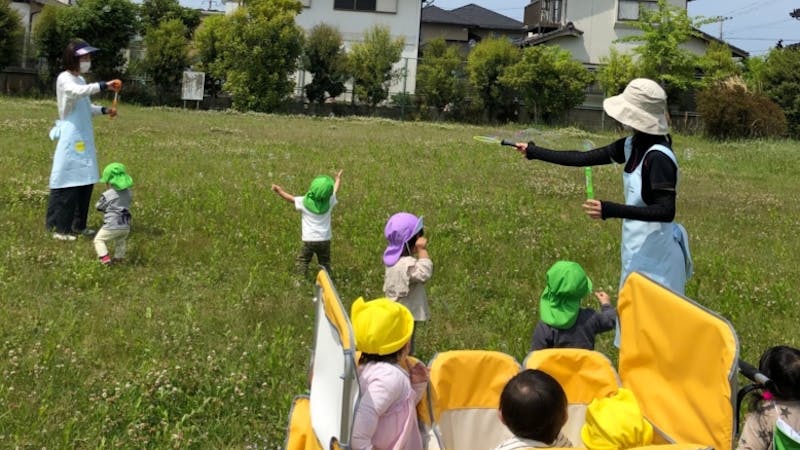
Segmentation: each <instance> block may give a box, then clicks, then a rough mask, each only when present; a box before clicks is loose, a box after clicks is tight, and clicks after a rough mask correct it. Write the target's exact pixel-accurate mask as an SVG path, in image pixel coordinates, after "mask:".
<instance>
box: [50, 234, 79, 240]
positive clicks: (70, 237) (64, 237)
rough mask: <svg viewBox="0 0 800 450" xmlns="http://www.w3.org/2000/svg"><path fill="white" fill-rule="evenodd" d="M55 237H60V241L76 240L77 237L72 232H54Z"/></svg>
mask: <svg viewBox="0 0 800 450" xmlns="http://www.w3.org/2000/svg"><path fill="white" fill-rule="evenodd" d="M53 239H58V240H59V241H74V240H75V239H76V237H75V236H73V235H71V234H63V233H53Z"/></svg>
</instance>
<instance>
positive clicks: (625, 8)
mask: <svg viewBox="0 0 800 450" xmlns="http://www.w3.org/2000/svg"><path fill="white" fill-rule="evenodd" d="M643 9H649V10H655V9H658V2H657V1H653V0H619V10H618V11H617V19H618V20H639V19H640V18H641V14H640V11H642V10H643Z"/></svg>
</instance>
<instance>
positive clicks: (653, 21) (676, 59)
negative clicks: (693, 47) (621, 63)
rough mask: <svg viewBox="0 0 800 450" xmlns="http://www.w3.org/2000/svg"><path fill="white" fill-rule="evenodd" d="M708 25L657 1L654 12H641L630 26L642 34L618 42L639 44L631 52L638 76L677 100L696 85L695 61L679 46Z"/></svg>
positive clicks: (659, 0)
mask: <svg viewBox="0 0 800 450" xmlns="http://www.w3.org/2000/svg"><path fill="white" fill-rule="evenodd" d="M709 22H710V20H705V19H698V20H696V21H693V20H692V19H690V18H689V16H688V13H687V11H686V9H684V8H679V7H677V6H672V5H670V4H669V3H667V1H666V0H658V7H657V8H656V9H654V10H650V9H648V8H640V19H639V20H638V21H634V22H631V25H632V26H633V27H634V28H638V29H639V30H641V31H642V33H641V34H640V35H633V36H626V37H624V38H621V39H618V40H617V42H642V43H643V44H642V45H640V46H638V47H636V48H635V49H634V53H636V54H638V55H639V60H638V64H639V69H640V75H641V76H643V77H646V78H650V79H653V80H656V81H657V82H658V83H659V84H660V85H661V86H663V87H664V90H665V91H667V95H668V97H669V98H679V97H680V94H682V93H684V92H686V91H687V90H688V89H689V88H691V87H694V86H697V85H698V82H697V80H696V79H695V67H697V66H698V61H697V57H696V56H695V55H694V54H693V53H692V52H690V51H689V50H687V49H684V48H682V47H681V44H683V43H684V42H687V41H688V40H689V39H690V38H691V37H692V36H697V35H698V32H697V31H695V28H699V27H700V26H702V25H704V24H706V23H709Z"/></svg>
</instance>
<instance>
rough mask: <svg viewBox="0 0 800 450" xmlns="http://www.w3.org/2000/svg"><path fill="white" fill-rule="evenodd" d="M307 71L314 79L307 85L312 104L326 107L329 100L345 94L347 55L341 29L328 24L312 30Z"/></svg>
mask: <svg viewBox="0 0 800 450" xmlns="http://www.w3.org/2000/svg"><path fill="white" fill-rule="evenodd" d="M303 69H305V70H307V71H308V72H311V76H312V77H313V78H312V79H311V82H310V83H308V84H306V85H305V91H306V98H308V100H309V101H310V102H317V103H320V104H322V103H324V102H325V99H326V98H328V97H338V96H339V95H340V94H341V93H342V92H344V82H345V81H346V80H347V53H346V52H345V50H344V44H343V41H342V35H341V33H339V30H337V29H336V28H334V27H332V26H330V25H327V24H324V23H321V24H319V25H316V26H314V28H312V29H311V31H310V32H309V34H308V38H307V39H306V43H305V48H304V52H303ZM326 93H327V95H326Z"/></svg>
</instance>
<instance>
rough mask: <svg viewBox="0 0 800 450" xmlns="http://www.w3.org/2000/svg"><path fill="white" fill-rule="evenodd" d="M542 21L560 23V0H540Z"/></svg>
mask: <svg viewBox="0 0 800 450" xmlns="http://www.w3.org/2000/svg"><path fill="white" fill-rule="evenodd" d="M542 21H543V22H549V23H561V0H542Z"/></svg>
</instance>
